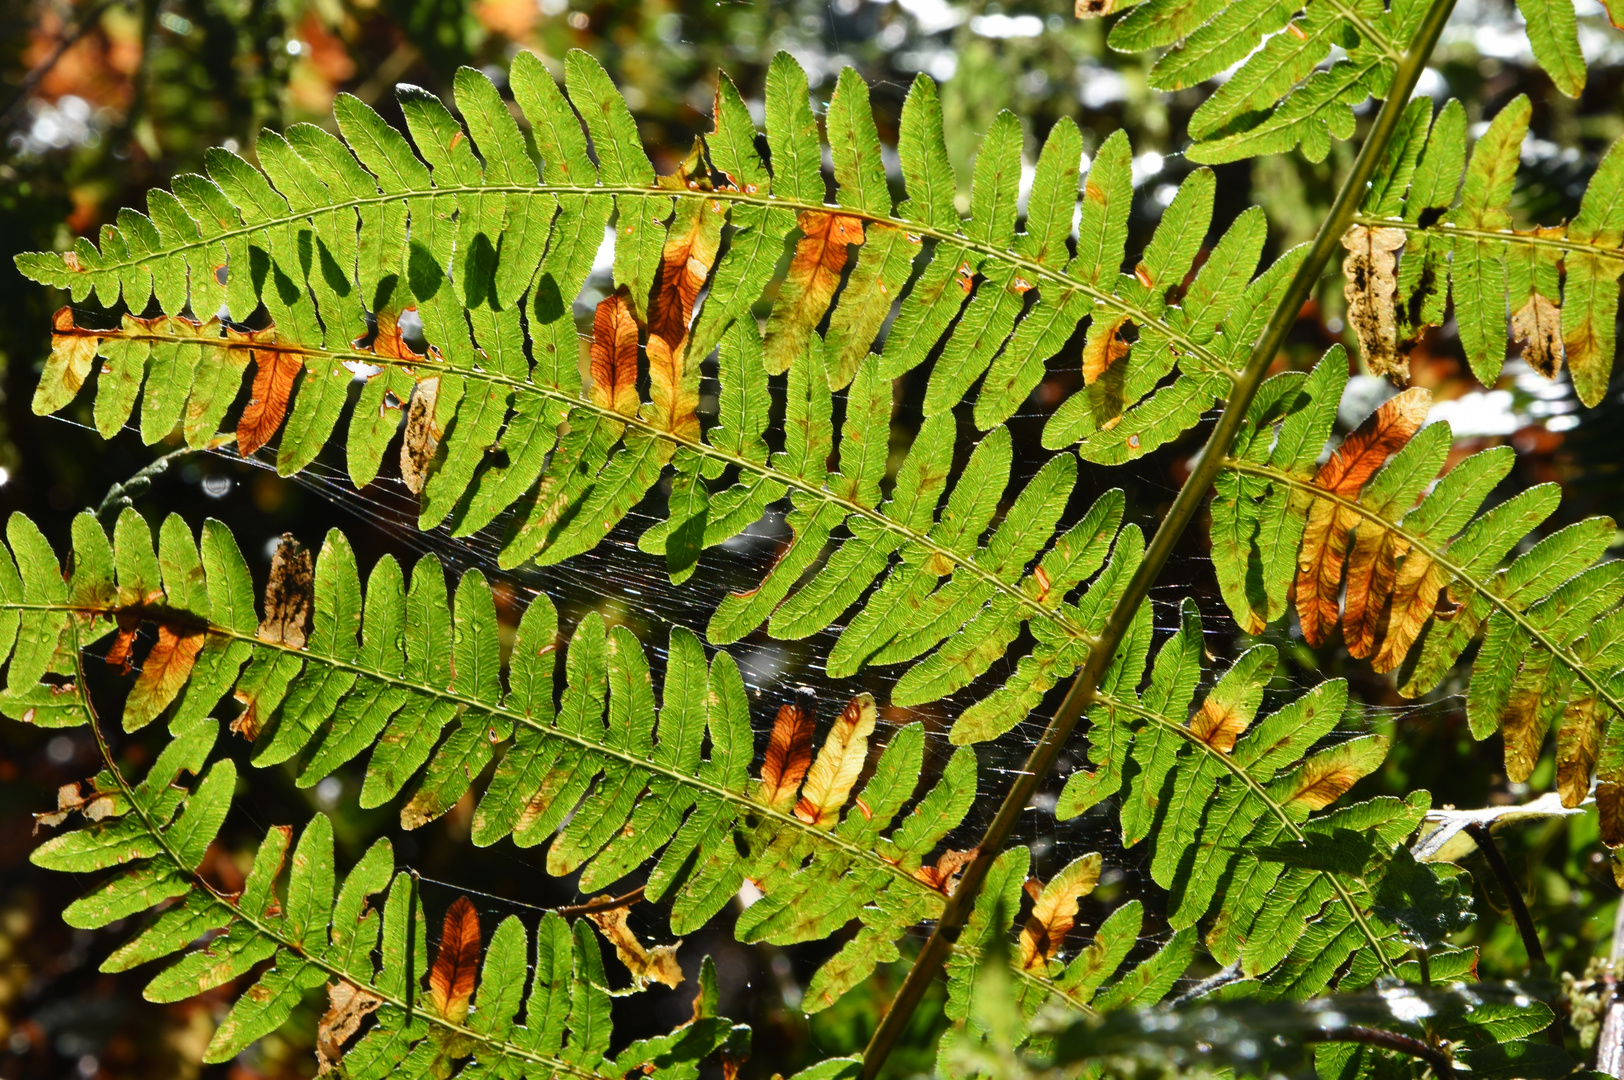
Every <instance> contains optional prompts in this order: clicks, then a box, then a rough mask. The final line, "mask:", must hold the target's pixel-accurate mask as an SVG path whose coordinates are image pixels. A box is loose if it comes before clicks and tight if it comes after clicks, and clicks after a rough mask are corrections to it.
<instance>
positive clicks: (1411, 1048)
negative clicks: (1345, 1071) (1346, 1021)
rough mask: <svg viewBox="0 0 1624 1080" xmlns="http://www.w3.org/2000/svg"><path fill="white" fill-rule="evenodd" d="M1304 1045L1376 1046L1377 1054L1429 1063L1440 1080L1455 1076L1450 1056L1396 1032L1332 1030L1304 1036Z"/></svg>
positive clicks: (1359, 1029)
mask: <svg viewBox="0 0 1624 1080" xmlns="http://www.w3.org/2000/svg"><path fill="white" fill-rule="evenodd" d="M1303 1041H1304V1042H1307V1043H1359V1044H1361V1045H1363V1046H1374V1047H1376V1048H1377V1049H1378V1050H1391V1051H1393V1052H1394V1053H1397V1054H1407V1055H1409V1056H1410V1057H1413V1058H1416V1059H1417V1060H1419V1061H1424V1062H1426V1063H1427V1064H1428V1065H1429V1066H1431V1067H1432V1071H1433V1072H1434V1073H1435V1074H1437V1075H1438V1076H1453V1075H1454V1074H1455V1063H1454V1061H1453V1060H1451V1059H1450V1057H1449V1055H1448V1054H1446V1053H1444V1052H1443V1051H1442V1050H1439V1049H1437V1048H1436V1047H1432V1046H1428V1045H1427V1044H1426V1043H1424V1042H1422V1041H1421V1040H1420V1039H1412V1038H1411V1037H1410V1036H1408V1035H1400V1034H1399V1033H1398V1032H1396V1031H1382V1030H1381V1029H1379V1028H1367V1027H1345V1028H1333V1029H1332V1030H1330V1031H1321V1032H1313V1033H1311V1034H1308V1035H1305V1036H1304V1037H1303Z"/></svg>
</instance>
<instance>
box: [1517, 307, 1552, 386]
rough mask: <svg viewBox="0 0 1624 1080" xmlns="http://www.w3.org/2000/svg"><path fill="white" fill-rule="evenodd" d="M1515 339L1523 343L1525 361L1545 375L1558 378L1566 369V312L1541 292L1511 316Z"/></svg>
mask: <svg viewBox="0 0 1624 1080" xmlns="http://www.w3.org/2000/svg"><path fill="white" fill-rule="evenodd" d="M1511 338H1512V340H1513V341H1521V342H1524V343H1525V344H1524V345H1523V359H1524V360H1526V361H1528V366H1529V367H1531V368H1533V369H1534V370H1535V371H1537V372H1539V373H1540V374H1541V375H1543V376H1545V377H1546V378H1547V379H1554V378H1556V373H1557V372H1558V371H1560V370H1562V353H1563V350H1562V309H1561V308H1559V307H1557V306H1556V304H1554V303H1552V302H1551V301H1550V300H1549V299H1548V298H1546V297H1544V296H1541V295H1540V294H1539V293H1535V294H1534V295H1532V296H1530V297H1529V298H1528V303H1526V304H1524V305H1523V306H1522V307H1520V308H1518V309H1517V310H1516V311H1514V312H1512V313H1511Z"/></svg>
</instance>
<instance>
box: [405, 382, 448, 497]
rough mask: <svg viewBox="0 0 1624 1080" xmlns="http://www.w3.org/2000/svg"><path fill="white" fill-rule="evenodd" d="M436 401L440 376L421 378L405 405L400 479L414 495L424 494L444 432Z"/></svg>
mask: <svg viewBox="0 0 1624 1080" xmlns="http://www.w3.org/2000/svg"><path fill="white" fill-rule="evenodd" d="M439 402H440V378H439V376H434V377H431V378H427V379H424V380H422V381H421V382H419V383H418V384H417V385H416V386H414V387H413V388H412V400H411V403H410V404H409V405H408V406H407V408H406V434H405V436H404V437H403V438H402V439H401V441H400V478H401V480H403V481H405V483H406V486H407V488H409V489H410V490H411V492H412V494H413V495H421V494H422V493H423V485H424V484H425V483H427V482H428V478H429V465H431V464H432V463H433V461H434V455H435V454H436V453H437V452H438V451H439V449H440V438H441V437H442V436H443V435H444V434H445V432H444V431H442V430H441V429H440V423H439V419H438V417H437V413H438V412H439V408H438V406H439Z"/></svg>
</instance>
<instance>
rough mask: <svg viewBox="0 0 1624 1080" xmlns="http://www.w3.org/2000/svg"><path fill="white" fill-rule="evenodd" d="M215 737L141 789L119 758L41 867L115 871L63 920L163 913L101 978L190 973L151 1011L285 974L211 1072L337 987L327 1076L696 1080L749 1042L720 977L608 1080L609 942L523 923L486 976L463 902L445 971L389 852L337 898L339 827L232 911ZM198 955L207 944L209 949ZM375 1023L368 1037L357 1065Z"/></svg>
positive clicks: (253, 1007) (153, 986)
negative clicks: (220, 864) (223, 876)
mask: <svg viewBox="0 0 1624 1080" xmlns="http://www.w3.org/2000/svg"><path fill="white" fill-rule="evenodd" d="M74 647H75V648H76V643H75V646H74ZM55 692H56V695H57V696H58V697H61V698H66V699H68V700H69V701H71V702H72V703H73V707H74V708H75V710H76V711H77V712H78V713H79V714H80V715H79V720H80V722H89V723H91V724H94V723H95V718H94V716H93V715H92V714H91V712H90V709H89V705H88V702H87V701H86V699H85V698H84V696H83V695H84V693H85V691H84V689H83V688H82V683H81V684H80V685H78V686H75V685H69V686H66V687H58V688H55ZM218 734H219V725H218V724H217V722H215V721H213V720H210V719H208V718H206V717H205V718H199V719H195V720H192V721H188V722H185V723H179V724H176V725H175V727H174V730H173V735H174V737H173V739H172V740H171V741H170V742H169V744H168V745H167V746H166V747H165V748H164V750H163V752H162V754H161V755H160V756H159V757H158V759H157V761H155V762H154V763H153V766H152V768H151V769H150V770H149V771H148V773H147V775H146V778H145V779H143V780H142V781H140V782H139V783H131V782H129V781H127V780H126V779H125V778H124V776H123V774H122V772H121V771H120V770H119V769H118V767H117V765H116V764H115V763H114V762H113V760H112V758H111V757H106V769H105V770H104V771H103V772H102V773H101V774H100V775H99V776H98V778H97V780H96V782H95V783H96V785H97V788H98V790H97V791H96V792H95V796H96V797H97V798H98V799H99V800H100V801H102V802H103V803H104V809H103V810H102V811H101V812H99V813H98V814H97V815H96V818H95V820H94V821H87V822H86V823H85V824H83V825H82V826H81V827H79V828H77V829H73V830H71V831H67V832H63V833H61V834H60V835H58V836H55V837H52V838H51V839H49V840H47V841H46V842H45V843H43V844H41V845H40V846H39V847H37V848H35V849H34V852H33V854H32V856H31V858H32V861H33V862H34V863H35V864H36V865H38V866H41V867H44V868H46V869H53V870H61V871H66V872H72V873H76V874H97V873H102V872H104V871H111V872H112V873H111V874H110V875H109V876H108V877H107V878H106V880H105V881H103V882H102V883H101V884H100V885H98V886H97V887H95V888H94V889H93V890H92V891H91V892H90V893H88V894H87V895H85V896H84V897H82V898H80V899H79V900H77V901H75V902H74V903H73V904H71V905H69V907H68V908H67V909H66V910H65V911H64V913H63V917H64V919H65V920H66V921H67V922H68V923H69V924H70V925H72V926H77V927H81V928H98V927H103V926H106V925H108V924H109V923H112V922H115V921H117V920H121V919H126V918H129V917H131V916H136V915H140V914H141V913H142V912H145V911H147V910H148V909H151V908H154V907H159V906H160V905H162V909H161V910H160V911H159V912H158V913H157V914H156V916H155V917H154V918H153V919H151V920H150V921H149V922H148V923H147V925H146V927H145V928H144V929H143V930H142V931H141V932H140V933H139V934H138V935H137V936H136V937H135V938H133V939H132V940H131V941H129V942H128V943H126V944H125V945H123V946H122V947H120V948H119V949H117V950H116V951H115V952H113V953H112V955H111V956H109V957H108V958H107V960H106V961H105V962H104V963H103V964H102V970H103V971H107V972H117V971H127V970H129V969H131V968H135V967H139V966H142V965H145V964H151V963H153V962H155V961H159V960H164V959H165V958H173V957H175V956H176V954H181V955H180V956H179V958H178V959H175V960H173V962H172V963H170V964H169V966H167V967H166V968H165V969H164V970H162V971H160V972H159V973H158V974H157V975H156V976H154V977H153V979H152V981H151V982H149V983H148V984H147V986H146V989H145V991H144V996H145V997H146V998H147V999H148V1000H149V1001H156V1002H169V1001H180V1000H183V999H185V998H189V997H193V996H195V995H197V994H201V993H205V992H207V991H210V990H213V989H215V988H217V987H220V986H222V985H225V984H227V983H230V982H232V981H233V980H236V979H240V978H243V977H244V976H247V975H248V974H249V973H250V972H251V971H253V970H254V969H255V968H256V967H258V966H260V965H261V964H263V962H265V961H267V960H269V961H272V966H271V967H269V968H266V969H264V970H263V972H262V973H261V974H260V975H259V977H258V979H257V980H256V981H255V982H254V984H253V985H252V986H251V987H250V988H249V989H247V990H246V991H245V992H243V993H242V994H241V995H240V996H239V997H238V998H237V1000H236V1003H235V1004H234V1006H233V1007H232V1009H231V1012H230V1013H229V1014H228V1015H227V1016H226V1017H225V1019H224V1020H223V1021H222V1022H221V1024H220V1026H219V1027H218V1028H217V1029H216V1031H215V1033H214V1036H213V1038H212V1039H211V1040H210V1042H209V1045H208V1048H207V1049H206V1050H205V1051H204V1055H203V1060H204V1061H205V1062H221V1061H229V1060H231V1059H232V1058H233V1057H235V1056H236V1055H237V1054H238V1053H239V1052H241V1051H242V1050H243V1049H244V1048H246V1047H247V1046H248V1045H249V1044H250V1043H252V1042H254V1041H255V1040H257V1039H260V1038H262V1037H264V1036H266V1035H268V1034H270V1033H272V1032H273V1031H276V1030H277V1029H278V1028H280V1027H281V1026H282V1025H283V1024H284V1023H285V1022H286V1021H287V1019H288V1017H289V1016H290V1014H291V1013H292V1011H293V1009H294V1007H295V1006H297V1005H298V1004H299V1003H300V1002H301V1001H302V1000H303V999H304V998H305V997H306V996H307V995H308V994H309V993H310V992H311V991H314V990H315V989H317V988H318V987H323V986H325V987H326V992H327V996H328V1000H329V1002H330V1007H329V1009H328V1011H327V1013H326V1015H325V1016H324V1017H323V1018H322V1024H321V1032H320V1052H321V1055H322V1060H323V1068H324V1071H325V1070H326V1069H327V1068H330V1067H332V1066H333V1065H334V1064H336V1063H337V1062H338V1061H339V1060H340V1059H342V1063H343V1066H344V1069H345V1075H348V1076H352V1077H379V1078H381V1077H385V1076H388V1075H390V1074H391V1073H392V1072H393V1071H395V1070H396V1069H399V1068H402V1067H404V1068H406V1069H408V1070H410V1071H412V1072H413V1073H414V1074H428V1073H430V1072H433V1073H435V1074H437V1075H438V1074H449V1071H450V1070H451V1069H452V1068H454V1067H455V1065H456V1063H457V1062H459V1061H463V1060H466V1059H471V1060H472V1061H473V1062H475V1063H477V1065H478V1066H479V1067H483V1068H486V1069H490V1070H493V1071H500V1072H503V1073H509V1072H511V1073H512V1074H514V1075H521V1074H522V1075H546V1076H579V1077H595V1076H618V1075H622V1074H623V1073H625V1072H626V1071H628V1070H631V1069H636V1068H639V1067H644V1066H646V1067H647V1068H649V1069H655V1068H658V1069H659V1070H660V1073H659V1074H660V1075H667V1076H690V1077H691V1076H697V1075H698V1067H699V1062H700V1061H701V1060H702V1059H704V1058H706V1057H708V1056H710V1055H711V1054H712V1053H713V1052H715V1051H716V1050H718V1049H719V1048H721V1047H722V1046H723V1045H724V1044H726V1043H728V1042H730V1041H732V1042H735V1043H737V1042H739V1041H741V1040H748V1038H749V1031H748V1029H747V1028H735V1027H734V1026H733V1025H732V1023H731V1022H730V1021H728V1020H726V1019H723V1018H721V1017H718V1016H717V1015H716V1012H715V1008H714V1000H715V973H714V969H713V968H712V967H711V964H710V961H709V959H708V958H707V960H706V961H705V965H704V968H703V970H702V973H701V976H700V983H701V988H700V1001H699V1007H697V1008H696V1009H695V1018H694V1020H693V1021H692V1022H690V1023H688V1024H684V1025H683V1026H681V1027H679V1028H678V1029H677V1030H675V1031H674V1032H672V1033H671V1034H669V1035H664V1036H659V1037H656V1038H653V1039H648V1040H644V1041H641V1042H637V1043H633V1044H631V1045H630V1046H628V1047H626V1048H625V1049H624V1050H622V1051H621V1052H620V1053H619V1054H618V1055H616V1056H615V1057H614V1058H613V1060H612V1061H611V1060H610V1059H609V1058H608V1057H607V1055H608V1052H609V1040H610V1034H611V1032H610V1023H609V1004H610V1001H609V993H608V992H607V991H606V990H605V989H604V987H605V986H606V985H607V982H608V980H607V979H606V977H605V974H604V967H603V959H602V955H601V952H600V950H599V947H598V943H597V938H596V935H594V934H593V932H592V930H591V929H590V928H589V926H588V924H587V922H586V920H581V921H579V922H577V923H576V924H575V925H574V927H573V932H572V928H571V927H570V926H569V925H568V924H567V923H566V922H565V920H564V919H563V918H562V917H560V916H559V915H558V914H556V913H548V914H547V915H545V916H544V917H543V918H542V920H541V923H540V925H539V927H538V929H537V935H536V941H535V943H534V946H533V947H532V944H531V941H530V937H529V935H528V933H527V932H526V930H525V928H524V926H523V924H521V923H520V921H519V920H518V919H517V918H516V917H511V916H510V917H509V918H507V919H505V920H504V921H503V922H502V924H501V925H500V926H499V927H498V928H497V930H496V932H495V934H494V935H493V936H492V937H491V940H490V945H489V948H488V949H486V950H485V951H484V956H483V960H481V955H480V954H481V948H480V944H481V942H480V931H479V919H478V915H477V914H475V913H474V911H473V908H472V906H471V905H469V904H468V902H467V900H466V899H461V900H459V901H458V903H457V904H454V905H453V906H452V909H451V911H450V912H449V913H448V914H447V917H446V925H447V933H446V934H445V935H444V937H443V939H442V941H441V945H440V950H439V954H438V956H436V957H435V959H434V962H433V965H432V969H430V964H429V956H430V953H429V949H428V947H427V944H428V943H427V935H426V933H425V920H424V918H423V912H422V908H421V906H420V905H419V904H418V903H417V898H416V890H415V889H414V888H413V887H412V883H411V879H410V877H409V875H407V874H405V873H401V874H395V873H394V866H393V855H392V853H391V850H390V846H389V842H388V841H387V840H380V841H378V842H377V843H376V844H374V845H373V846H372V848H371V849H369V850H368V851H367V853H366V854H365V855H363V856H362V858H361V859H360V860H359V861H358V862H357V863H356V865H355V866H354V867H352V868H351V870H350V872H349V873H348V874H347V875H346V876H345V877H344V878H343V880H342V882H340V881H338V880H337V876H336V873H335V869H336V868H335V860H334V853H333V830H332V826H331V824H329V822H328V820H327V818H326V817H325V816H321V815H318V816H316V817H315V818H313V819H312V820H311V821H310V823H309V824H308V825H307V826H305V828H304V829H303V831H302V833H301V834H300V835H299V836H298V838H297V839H295V837H294V830H293V828H292V827H291V826H286V825H279V826H273V827H272V828H271V829H270V830H269V832H268V833H267V834H266V838H265V841H264V842H263V843H262V844H261V846H260V847H259V849H258V851H257V853H256V854H255V857H254V861H253V868H252V870H251V871H250V872H249V874H248V876H247V879H246V883H245V884H244V886H243V890H242V892H240V893H238V894H235V895H233V894H228V893H224V892H221V891H220V890H219V889H218V888H217V887H216V886H214V885H212V884H211V883H210V882H209V881H208V880H207V879H206V878H205V877H204V876H203V875H202V874H201V873H199V867H200V866H201V864H202V862H203V857H204V854H205V851H206V849H207V848H208V846H209V845H210V844H211V843H212V842H213V841H214V839H215V837H216V835H217V834H218V832H219V830H220V827H221V825H222V824H223V823H224V821H225V818H226V815H227V813H228V812H229V810H230V806H231V798H232V790H233V787H234V785H235V783H236V778H237V774H236V769H235V767H234V766H233V765H232V762H231V761H230V760H229V759H220V760H217V761H215V762H214V763H213V764H212V765H209V766H207V768H205V764H206V763H207V762H208V760H209V757H210V753H211V751H212V750H213V748H214V745H215V742H216V740H217V737H218ZM97 738H98V741H99V740H100V733H99V732H97ZM101 745H102V748H103V752H104V757H105V756H106V747H105V744H104V743H103V744H101ZM186 774H190V775H191V776H193V777H196V778H197V780H196V782H195V784H194V785H193V786H191V787H190V788H188V787H186V786H183V785H182V783H181V777H182V776H183V775H186ZM103 789H104V790H103ZM284 871H286V875H285V877H284ZM391 878H393V880H391ZM279 883H281V884H280V885H279ZM335 886H336V890H337V891H336V894H335ZM373 897H378V899H376V900H374V899H373ZM380 913H381V915H380ZM453 931H455V932H453ZM408 937H415V941H408ZM199 941H205V942H206V944H205V945H203V946H202V947H200V948H195V949H194V948H193V947H194V946H195V945H197V944H198V942H199ZM532 957H534V961H535V964H534V968H535V973H536V974H535V978H534V980H533V981H532V980H531V978H530V975H529V970H530V965H531V960H532ZM425 973H427V974H429V975H430V991H429V993H427V994H424V993H423V992H422V979H423V976H424V974H425ZM527 983H528V984H529V994H528V996H526V985H527ZM476 988H477V997H476V996H475V995H476ZM707 1000H708V1001H709V1002H710V1004H709V1005H707ZM521 1005H522V1007H521ZM521 1012H522V1013H523V1022H521V1021H520V1014H521ZM369 1016H370V1017H371V1018H372V1019H371V1026H370V1029H369V1030H368V1031H367V1033H366V1034H365V1035H363V1036H362V1037H361V1039H360V1040H359V1041H358V1042H356V1043H355V1045H354V1046H353V1047H351V1048H350V1049H348V1050H347V1051H346V1050H345V1049H344V1044H345V1043H346V1042H347V1041H348V1040H349V1039H351V1038H352V1037H353V1036H355V1035H356V1033H357V1032H358V1030H359V1028H360V1026H361V1025H362V1024H363V1023H364V1022H366V1020H367V1018H368V1017H369Z"/></svg>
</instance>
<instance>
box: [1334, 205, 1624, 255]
mask: <svg viewBox="0 0 1624 1080" xmlns="http://www.w3.org/2000/svg"><path fill="white" fill-rule="evenodd" d="M1353 221H1354V224H1356V225H1366V226H1369V227H1370V228H1372V229H1401V230H1403V231H1404V232H1407V233H1422V234H1431V235H1433V236H1439V235H1443V236H1465V237H1469V238H1471V239H1473V240H1492V241H1495V242H1498V243H1502V244H1515V245H1517V246H1519V247H1532V248H1546V249H1548V250H1551V251H1560V252H1562V253H1564V254H1566V253H1568V252H1574V251H1577V252H1581V253H1583V254H1585V255H1593V256H1595V257H1596V258H1598V259H1607V260H1610V261H1612V262H1624V250H1620V249H1618V248H1616V247H1604V246H1602V245H1601V244H1586V243H1582V242H1580V241H1578V240H1569V239H1567V238H1565V237H1554V236H1534V235H1532V234H1531V233H1525V232H1518V231H1516V230H1515V229H1469V228H1466V227H1465V226H1462V225H1453V224H1450V223H1449V222H1445V221H1440V222H1438V223H1436V224H1434V225H1422V224H1421V223H1420V222H1417V221H1409V220H1407V219H1405V218H1394V217H1377V216H1373V215H1371V214H1355V215H1354V216H1353Z"/></svg>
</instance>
